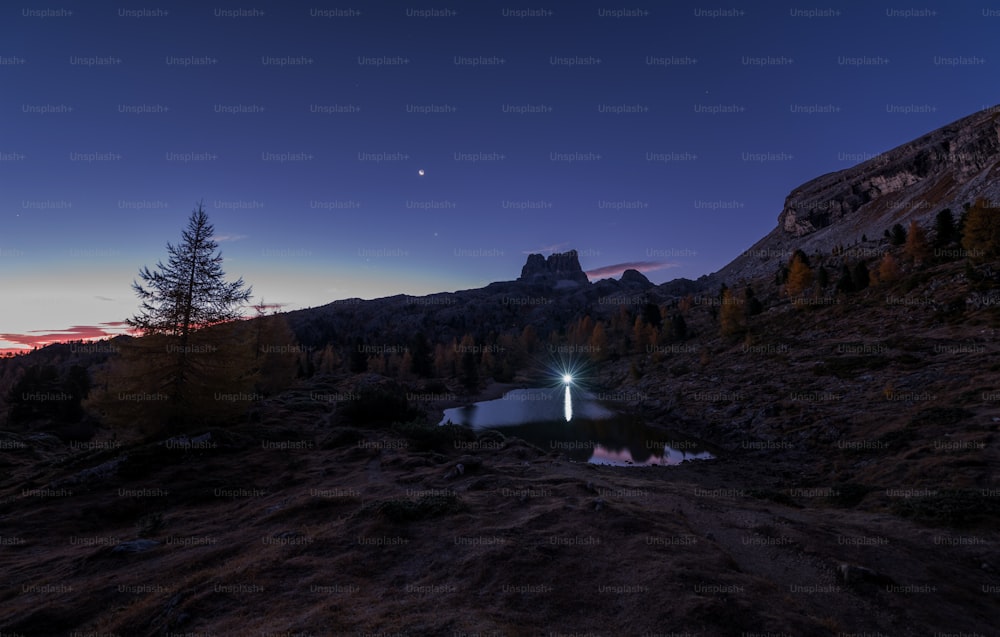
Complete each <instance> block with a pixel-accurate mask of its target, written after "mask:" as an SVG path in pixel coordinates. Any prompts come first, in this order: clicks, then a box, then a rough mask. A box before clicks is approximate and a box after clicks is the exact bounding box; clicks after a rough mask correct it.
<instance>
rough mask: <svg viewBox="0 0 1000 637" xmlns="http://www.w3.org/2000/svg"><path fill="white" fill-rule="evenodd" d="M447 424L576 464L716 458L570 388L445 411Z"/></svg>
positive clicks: (518, 392) (693, 443) (520, 393)
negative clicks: (489, 432)
mask: <svg viewBox="0 0 1000 637" xmlns="http://www.w3.org/2000/svg"><path fill="white" fill-rule="evenodd" d="M560 389H562V390H563V391H560ZM449 421H450V422H452V423H455V424H463V425H468V426H470V427H472V428H473V429H498V430H500V431H502V432H503V433H504V434H505V435H508V436H516V437H518V438H522V439H524V440H526V441H528V442H530V443H532V444H534V445H537V446H538V447H540V448H542V449H544V450H546V451H550V450H559V451H561V452H563V453H565V454H566V456H567V457H569V458H570V459H571V460H576V461H579V462H591V463H594V464H612V465H621V466H634V465H676V464H680V463H681V462H684V461H685V460H707V459H711V458H714V457H715V456H713V455H712V453H710V452H709V451H708V449H707V448H706V447H705V445H704V444H703V443H699V442H696V441H694V440H691V439H689V438H685V437H680V436H674V435H671V434H670V433H667V432H664V431H663V430H662V429H653V428H651V427H648V426H646V425H645V424H643V423H642V422H641V421H639V420H637V419H635V418H633V417H629V416H625V415H622V414H616V413H615V412H613V411H611V410H609V409H608V408H607V407H605V406H603V405H602V404H600V403H599V402H597V401H596V400H594V398H593V397H592V396H591V395H589V394H587V393H586V392H584V391H582V390H580V389H579V388H576V387H572V388H571V387H570V386H568V385H567V386H566V387H565V388H553V389H517V390H514V391H511V392H508V393H507V394H505V395H504V397H503V398H499V399H497V400H488V401H483V402H479V403H475V404H473V405H466V406H463V407H455V408H454V409H448V410H445V412H444V418H443V419H442V420H441V424H444V423H446V422H449Z"/></svg>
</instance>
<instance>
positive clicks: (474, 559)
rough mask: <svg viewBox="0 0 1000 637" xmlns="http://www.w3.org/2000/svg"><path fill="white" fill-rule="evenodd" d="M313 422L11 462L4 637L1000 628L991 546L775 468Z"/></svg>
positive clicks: (13, 442) (29, 450) (10, 458)
mask: <svg viewBox="0 0 1000 637" xmlns="http://www.w3.org/2000/svg"><path fill="white" fill-rule="evenodd" d="M305 391H306V388H300V389H299V390H298V392H299V393H300V394H301V393H304V392H305ZM295 396H296V393H295V392H292V393H290V394H288V395H286V397H285V398H284V399H282V400H280V401H275V402H274V403H273V404H272V405H271V407H270V408H269V410H268V412H267V413H266V414H265V416H264V421H263V422H262V423H260V424H252V425H243V426H240V427H237V428H234V429H229V430H219V429H216V430H210V431H209V432H207V435H203V436H202V437H200V438H182V439H175V440H173V441H172V442H170V443H168V444H149V443H146V444H142V443H129V442H124V441H122V440H120V439H119V440H115V441H112V440H111V439H110V438H107V437H105V438H103V439H97V440H95V441H92V443H90V444H89V445H88V446H87V447H84V448H77V449H72V450H67V449H66V447H65V445H64V444H62V443H58V442H56V441H55V440H53V439H51V438H47V437H43V436H35V437H25V436H13V435H8V436H6V437H5V438H4V440H5V441H6V444H5V445H4V446H5V448H7V449H8V452H7V453H6V454H5V458H6V459H7V463H8V466H7V472H6V474H5V477H4V478H3V480H2V483H0V503H2V504H0V538H3V546H0V573H2V574H3V575H2V589H0V609H2V610H0V629H2V631H0V632H2V634H4V635H69V634H73V633H74V631H76V632H77V634H100V635H112V634H117V635H170V634H175V635H317V636H319V635H361V634H386V635H391V634H406V635H463V634H467V635H475V634H478V635H531V636H534V635H558V634H564V635H570V634H575V635H582V634H586V635H667V634H675V635H676V634H688V635H694V634H697V635H747V634H751V633H761V632H763V633H768V634H785V635H820V636H821V635H844V634H882V635H927V636H930V635H942V634H967V635H968V634H980V635H988V634H995V633H996V632H997V629H996V628H995V627H996V626H997V625H1000V622H998V620H1000V574H998V573H997V571H996V569H997V567H998V566H1000V552H998V551H997V540H998V539H1000V538H998V533H997V530H996V526H995V525H992V524H982V523H973V524H971V525H965V526H960V527H956V526H955V525H947V524H937V525H932V524H928V523H927V521H925V520H920V519H912V518H907V517H905V516H901V515H897V514H894V513H892V512H890V511H887V512H881V511H877V510H869V509H871V508H872V507H859V506H857V505H856V504H857V503H856V502H852V501H850V500H851V499H852V498H848V497H846V496H844V495H841V496H838V495H837V494H835V493H832V492H831V491H830V490H829V489H825V488H822V487H816V486H815V485H814V486H813V487H809V486H807V485H808V484H809V483H808V482H804V481H803V478H802V477H801V475H806V476H811V475H813V474H815V473H816V470H815V469H814V468H813V467H811V466H804V465H801V464H796V462H795V461H794V460H782V459H781V456H782V453H781V451H779V450H774V449H753V450H744V451H740V450H739V448H737V447H734V448H732V451H731V453H729V454H727V455H726V456H725V457H722V458H720V459H718V460H715V461H707V462H694V463H686V464H684V465H681V466H679V467H649V468H615V467H603V466H595V465H590V464H584V463H574V462H569V461H567V460H565V459H562V458H560V457H559V456H558V455H557V454H555V453H550V454H546V453H545V452H543V451H542V450H540V449H537V448H535V447H530V446H528V445H527V444H525V443H523V442H521V441H519V440H517V439H504V438H503V436H501V435H498V434H495V433H490V434H484V435H481V436H479V437H478V438H476V437H474V436H472V435H470V434H468V433H467V432H462V431H460V430H457V429H456V430H452V429H442V428H437V427H416V426H415V427H411V428H408V429H406V430H405V431H401V430H392V429H362V428H355V427H352V426H345V425H342V424H331V423H330V422H329V419H328V418H327V417H326V416H325V415H323V414H321V413H310V412H308V411H301V409H302V407H301V405H302V403H300V402H297V401H296V400H295ZM105 435H106V434H105ZM793 458H794V456H793ZM459 466H461V468H459ZM800 474H801V475H800ZM795 489H798V490H795ZM849 495H851V494H849Z"/></svg>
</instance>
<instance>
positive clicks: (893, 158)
mask: <svg viewBox="0 0 1000 637" xmlns="http://www.w3.org/2000/svg"><path fill="white" fill-rule="evenodd" d="M979 197H983V198H986V199H989V200H993V201H1000V107H997V106H994V107H990V108H987V109H984V110H981V111H979V112H976V113H973V114H971V115H967V116H965V117H963V118H960V119H958V120H955V121H953V122H951V123H949V124H946V125H945V126H942V127H940V128H938V129H936V130H933V131H931V132H928V133H926V134H924V135H921V136H920V137H918V138H916V139H914V140H912V141H910V142H906V143H904V144H900V145H899V146H896V147H894V148H892V149H890V150H887V151H885V152H883V153H880V154H878V155H876V156H875V157H872V158H871V159H868V160H866V161H863V162H861V163H860V164H857V165H855V166H852V167H850V168H845V169H843V170H839V171H835V172H831V173H826V174H824V175H820V176H818V177H815V178H813V179H811V180H809V181H807V182H805V183H803V184H801V185H800V186H798V187H796V188H794V189H792V191H791V192H790V193H789V194H788V195H787V197H786V198H785V202H784V205H783V207H782V210H781V212H780V213H779V214H778V218H777V222H778V223H777V226H776V227H775V228H774V229H773V230H771V232H769V233H768V234H766V235H765V236H763V237H761V238H760V239H759V240H757V241H756V242H755V243H754V244H753V245H752V246H751V247H750V248H748V249H747V250H745V251H744V252H742V253H741V254H740V255H738V256H737V257H736V258H734V259H733V260H732V261H730V262H729V263H728V264H726V265H725V266H723V267H722V268H721V269H719V270H718V271H716V272H714V273H713V274H712V275H710V277H711V279H712V281H713V282H716V283H722V282H724V283H727V284H730V285H731V284H733V283H735V282H737V281H739V280H740V279H748V280H749V279H752V278H756V277H760V276H766V275H771V274H773V273H774V272H775V271H776V270H777V269H778V267H779V266H780V265H781V264H782V263H785V262H787V261H788V259H789V257H790V256H791V254H792V253H793V252H794V251H795V250H798V249H800V250H803V251H804V252H805V253H807V254H815V253H827V254H829V253H831V252H832V251H833V249H834V248H836V247H838V246H849V245H855V244H858V243H865V239H867V240H868V242H873V241H874V242H878V241H880V239H881V237H882V236H883V233H884V231H886V230H888V229H889V228H891V227H892V226H893V225H894V224H896V223H900V224H902V225H904V226H905V225H906V224H908V223H909V222H910V221H916V222H917V223H918V224H919V225H921V226H924V227H927V226H929V225H930V224H931V222H932V220H933V218H934V216H935V215H936V214H937V213H938V212H939V211H941V210H943V209H945V208H951V209H952V210H953V212H954V213H955V214H956V216H957V215H958V214H959V213H960V212H961V206H962V205H963V204H966V203H971V202H972V201H974V200H975V199H977V198H979Z"/></svg>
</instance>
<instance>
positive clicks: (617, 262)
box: [0, 0, 1000, 350]
mask: <svg viewBox="0 0 1000 637" xmlns="http://www.w3.org/2000/svg"><path fill="white" fill-rule="evenodd" d="M998 33H1000V2H991V1H989V0H983V1H982V2H978V1H962V2H953V3H946V2H936V3H913V4H912V5H911V4H906V3H904V4H899V5H897V4H889V5H885V4H882V3H877V2H869V1H859V2H846V3H842V2H830V3H807V4H794V5H788V4H785V3H781V2H764V1H761V2H732V3H722V4H719V3H704V2H683V1H679V2H673V1H672V2H656V3H653V2H647V3H635V2H630V3H628V4H625V5H622V4H620V3H609V2H584V1H574V2H561V3H547V4H546V3H540V4H535V3H531V4H529V5H524V4H520V3H513V2H492V1H487V2H479V1H477V2H474V3H473V2H461V3H447V2H436V1H435V2H431V3H429V4H428V3H420V4H412V3H407V2H356V3H350V2H347V3H340V2H337V3H334V2H329V1H326V0H315V1H312V2H300V1H292V2H284V3H278V2H274V3H269V2H257V3H255V2H245V3H232V2H218V3H212V2H203V1H197V2H195V1H188V2H179V1H175V0H165V1H163V2H143V3H136V2H117V3H108V2H99V1H98V2H90V1H88V2H75V1H72V0H70V1H67V2H62V3H60V2H51V3H49V2H47V3H37V2H22V3H5V4H4V6H3V8H2V9H0V293H2V296H0V308H2V309H0V350H4V349H7V348H25V347H27V348H30V347H31V346H33V345H36V344H44V343H47V342H52V341H54V340H66V339H75V338H91V337H98V336H102V335H106V334H113V333H118V332H120V331H121V324H120V322H121V321H122V320H123V319H124V318H126V317H128V316H131V315H133V314H134V313H135V312H136V310H137V307H138V304H137V301H136V298H135V296H134V293H133V292H132V290H131V288H130V285H131V282H132V280H133V279H134V278H136V276H137V272H138V270H139V268H140V267H142V266H143V265H149V266H150V267H152V266H154V265H155V264H156V262H157V261H159V260H166V243H167V242H171V243H177V242H178V241H179V240H180V233H181V230H182V229H183V228H184V226H185V224H186V221H187V218H188V216H189V215H190V213H191V211H192V209H193V208H194V207H195V205H196V204H197V202H198V201H204V205H205V209H206V210H207V212H208V213H209V217H210V219H211V221H212V222H213V223H214V225H215V229H216V233H217V237H216V239H217V240H218V241H219V245H220V248H221V249H222V252H223V254H224V256H225V257H226V262H225V269H226V271H227V273H228V274H229V275H230V278H236V277H237V276H243V277H244V279H245V280H246V281H247V282H248V283H249V284H252V285H253V288H254V300H255V301H258V302H259V301H261V300H263V301H264V302H266V303H268V304H274V305H275V306H280V307H281V308H283V309H285V310H292V309H298V308H303V307H310V306H317V305H323V304H325V303H328V302H330V301H333V300H336V299H341V298H347V297H362V298H375V297H379V296H387V295H391V294H397V293H407V294H426V293H431V292H438V291H452V290H457V289H466V288H473V287H480V286H482V285H485V284H487V283H489V282H491V281H497V280H511V279H514V278H516V277H517V276H518V274H519V273H520V268H521V266H522V264H523V263H524V260H525V258H526V255H527V254H528V253H531V252H541V253H543V254H546V255H547V254H549V253H551V252H552V251H563V250H567V249H570V248H575V249H577V250H578V251H579V252H580V257H581V258H580V260H581V264H582V265H583V267H584V269H585V270H588V272H589V274H590V276H591V279H592V280H596V279H597V278H603V277H606V276H618V275H619V274H620V273H621V271H622V270H623V269H624V268H626V267H636V268H637V269H640V270H642V271H644V272H645V273H646V275H647V276H648V277H649V278H650V279H651V280H652V281H653V282H655V283H660V282H663V281H667V280H670V279H673V278H676V277H681V276H683V277H689V278H697V277H698V276H700V275H703V274H707V273H710V272H713V271H715V270H718V269H719V268H721V267H722V266H723V265H725V264H726V263H727V262H729V261H730V260H731V259H732V258H734V257H735V256H737V255H738V254H739V253H740V252H741V251H743V250H745V249H746V248H747V247H749V246H750V245H751V244H753V243H754V242H755V241H756V240H757V239H758V238H760V237H761V236H762V235H764V234H766V233H767V232H768V231H770V230H771V229H772V228H773V227H774V226H775V223H776V217H777V215H778V213H779V212H780V211H781V207H782V203H783V201H784V197H785V196H786V195H787V194H788V192H789V191H790V190H791V189H792V188H794V187H796V186H798V185H799V184H801V183H803V182H805V181H807V180H809V179H812V178H813V177H816V176H819V175H821V174H823V173H827V172H831V171H835V170H840V169H843V168H847V167H849V166H851V165H853V164H856V163H859V162H860V161H862V160H864V159H867V158H869V157H871V156H873V155H875V154H877V153H879V152H882V151H885V150H888V149H890V148H892V147H894V146H896V145H899V144H901V143H904V142H907V141H910V140H911V139H913V138H915V137H918V136H920V135H921V134H923V133H925V132H929V131H931V130H933V129H936V128H938V127H940V126H942V125H944V124H947V123H948V122H951V121H953V120H955V119H958V118H960V117H963V116H965V115H968V114H971V113H973V112H975V111H978V110H980V109H983V108H987V107H990V106H992V105H994V104H996V103H997V102H1000V97H998V94H1000V91H998V84H997V78H998V77H1000V73H998V62H1000V38H998V37H997V34H998ZM421 170H422V171H424V174H423V175H421V174H420V173H419V171H421Z"/></svg>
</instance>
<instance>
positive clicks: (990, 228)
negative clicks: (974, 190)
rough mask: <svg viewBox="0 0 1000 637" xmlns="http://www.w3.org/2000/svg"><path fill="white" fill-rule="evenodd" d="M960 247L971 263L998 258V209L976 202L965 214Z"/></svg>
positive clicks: (999, 237) (999, 251)
mask: <svg viewBox="0 0 1000 637" xmlns="http://www.w3.org/2000/svg"><path fill="white" fill-rule="evenodd" d="M962 247H963V248H964V249H965V250H966V251H967V252H968V256H969V257H970V258H971V259H972V260H973V261H984V260H987V259H993V258H997V257H1000V207H997V206H991V205H990V202H988V201H986V200H985V199H978V200H976V203H974V204H973V205H972V207H971V208H969V210H968V211H967V212H966V214H965V223H964V225H963V228H962Z"/></svg>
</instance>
